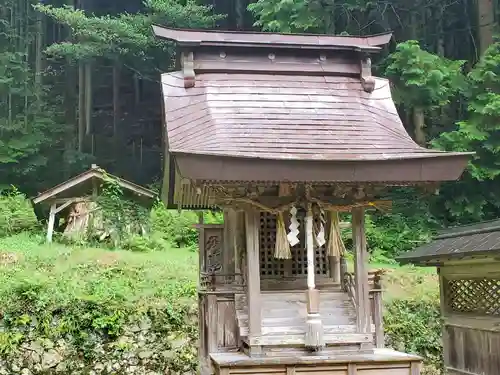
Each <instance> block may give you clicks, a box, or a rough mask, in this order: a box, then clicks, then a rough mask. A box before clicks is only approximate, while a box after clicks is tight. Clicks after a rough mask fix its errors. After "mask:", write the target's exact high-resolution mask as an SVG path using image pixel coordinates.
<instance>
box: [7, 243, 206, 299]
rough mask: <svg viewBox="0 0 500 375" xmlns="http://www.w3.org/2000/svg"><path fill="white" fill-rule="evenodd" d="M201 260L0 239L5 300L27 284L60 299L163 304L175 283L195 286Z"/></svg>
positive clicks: (174, 253) (179, 252) (176, 252)
mask: <svg viewBox="0 0 500 375" xmlns="http://www.w3.org/2000/svg"><path fill="white" fill-rule="evenodd" d="M197 267H198V256H197V254H196V253H195V252H190V251H189V250H187V249H175V248H171V249H168V250H167V251H164V252H150V253H134V252H129V251H122V250H116V251H110V250H105V249H96V248H79V247H75V248H71V247H68V246H64V245H60V244H50V245H47V244H43V239H42V238H38V237H33V236H30V235H28V234H19V235H16V236H13V237H9V238H4V239H0V299H1V298H2V297H3V296H6V295H8V294H9V292H10V291H11V290H12V289H13V288H16V287H17V286H18V285H20V284H23V283H30V284H37V285H41V286H43V290H44V292H45V293H46V294H47V295H48V296H51V298H57V296H64V299H66V300H68V299H71V298H74V297H76V298H95V299H98V300H123V301H125V302H129V303H137V302H139V301H142V302H146V301H150V302H152V301H153V300H154V301H161V300H165V299H168V298H171V297H172V293H173V290H174V289H176V288H173V286H174V284H175V285H176V286H178V285H179V284H181V285H184V286H185V287H187V288H193V289H194V288H195V283H194V281H195V280H196V278H197V274H198V270H197Z"/></svg>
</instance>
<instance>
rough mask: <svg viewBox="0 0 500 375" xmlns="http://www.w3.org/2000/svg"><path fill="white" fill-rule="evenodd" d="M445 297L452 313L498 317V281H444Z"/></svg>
mask: <svg viewBox="0 0 500 375" xmlns="http://www.w3.org/2000/svg"><path fill="white" fill-rule="evenodd" d="M445 297H446V305H447V307H448V308H449V309H450V310H451V311H453V312H458V313H470V314H474V315H488V316H500V279H457V280H446V284H445Z"/></svg>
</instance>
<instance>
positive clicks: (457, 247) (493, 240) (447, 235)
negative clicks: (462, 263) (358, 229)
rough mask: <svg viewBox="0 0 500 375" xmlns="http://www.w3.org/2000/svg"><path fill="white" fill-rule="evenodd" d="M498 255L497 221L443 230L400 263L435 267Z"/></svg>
mask: <svg viewBox="0 0 500 375" xmlns="http://www.w3.org/2000/svg"><path fill="white" fill-rule="evenodd" d="M499 254H500V220H493V221H487V222H482V223H478V224H471V225H465V226H460V227H455V228H451V229H448V230H444V231H442V232H441V233H439V234H438V235H437V236H436V237H435V238H434V240H433V241H432V242H430V243H428V244H426V245H423V246H420V247H418V248H416V249H415V250H413V251H410V252H408V253H405V254H402V255H400V256H399V257H398V258H397V260H398V261H399V262H401V263H415V264H430V265H432V264H438V263H440V262H442V261H443V260H449V259H457V258H463V257H470V256H472V257H475V256H488V255H499Z"/></svg>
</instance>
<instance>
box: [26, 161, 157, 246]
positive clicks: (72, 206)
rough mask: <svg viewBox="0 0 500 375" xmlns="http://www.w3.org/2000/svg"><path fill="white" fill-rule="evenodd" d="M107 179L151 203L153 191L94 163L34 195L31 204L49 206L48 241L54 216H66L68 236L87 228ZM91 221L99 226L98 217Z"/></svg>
mask: <svg viewBox="0 0 500 375" xmlns="http://www.w3.org/2000/svg"><path fill="white" fill-rule="evenodd" d="M106 179H112V180H113V181H115V182H116V183H117V184H118V185H119V186H120V187H121V188H122V189H123V190H124V192H125V194H126V196H128V197H131V198H132V199H134V200H135V201H137V202H138V203H139V204H141V205H142V206H146V207H151V206H152V204H153V202H154V199H155V198H156V193H155V192H154V191H151V190H149V189H146V188H143V187H142V186H139V185H136V184H134V183H133V182H130V181H127V180H124V179H122V178H119V177H116V176H113V175H112V174H109V173H107V172H106V171H104V170H103V169H101V168H99V167H98V166H97V165H95V164H93V165H92V167H91V168H90V169H89V170H88V171H86V172H84V173H82V174H80V175H78V176H76V177H73V178H71V179H69V180H67V181H65V182H63V183H62V184H59V185H57V186H54V187H53V188H51V189H49V190H46V191H44V192H43V193H40V194H38V196H37V197H35V198H33V203H34V204H45V205H49V207H50V211H49V220H48V225H47V242H52V236H53V233H54V225H55V223H56V218H57V216H60V217H63V218H64V219H65V220H66V222H65V229H64V235H66V236H68V237H72V236H78V235H80V234H81V233H82V232H85V231H86V230H87V228H88V226H89V223H90V222H91V220H90V219H91V217H92V216H96V215H95V214H96V212H98V210H97V209H96V207H95V200H96V199H97V197H98V196H99V194H100V191H101V188H102V184H103V182H105V181H106ZM93 225H94V226H99V224H98V220H96V221H95V222H94V223H93ZM100 229H103V228H100Z"/></svg>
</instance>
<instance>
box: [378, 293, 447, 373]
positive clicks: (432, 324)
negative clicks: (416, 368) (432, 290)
mask: <svg viewBox="0 0 500 375" xmlns="http://www.w3.org/2000/svg"><path fill="white" fill-rule="evenodd" d="M384 324H385V332H386V343H387V345H388V346H390V347H392V348H394V349H396V350H399V351H402V352H407V353H414V354H418V355H420V356H422V357H423V358H424V363H425V365H426V366H427V367H428V369H429V368H434V369H436V370H437V369H442V367H443V364H442V352H443V350H442V349H443V348H442V343H441V328H442V324H441V317H440V310H439V299H438V298H437V297H436V298H426V299H412V298H403V299H393V300H391V301H390V302H388V303H387V304H386V306H385V316H384Z"/></svg>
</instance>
